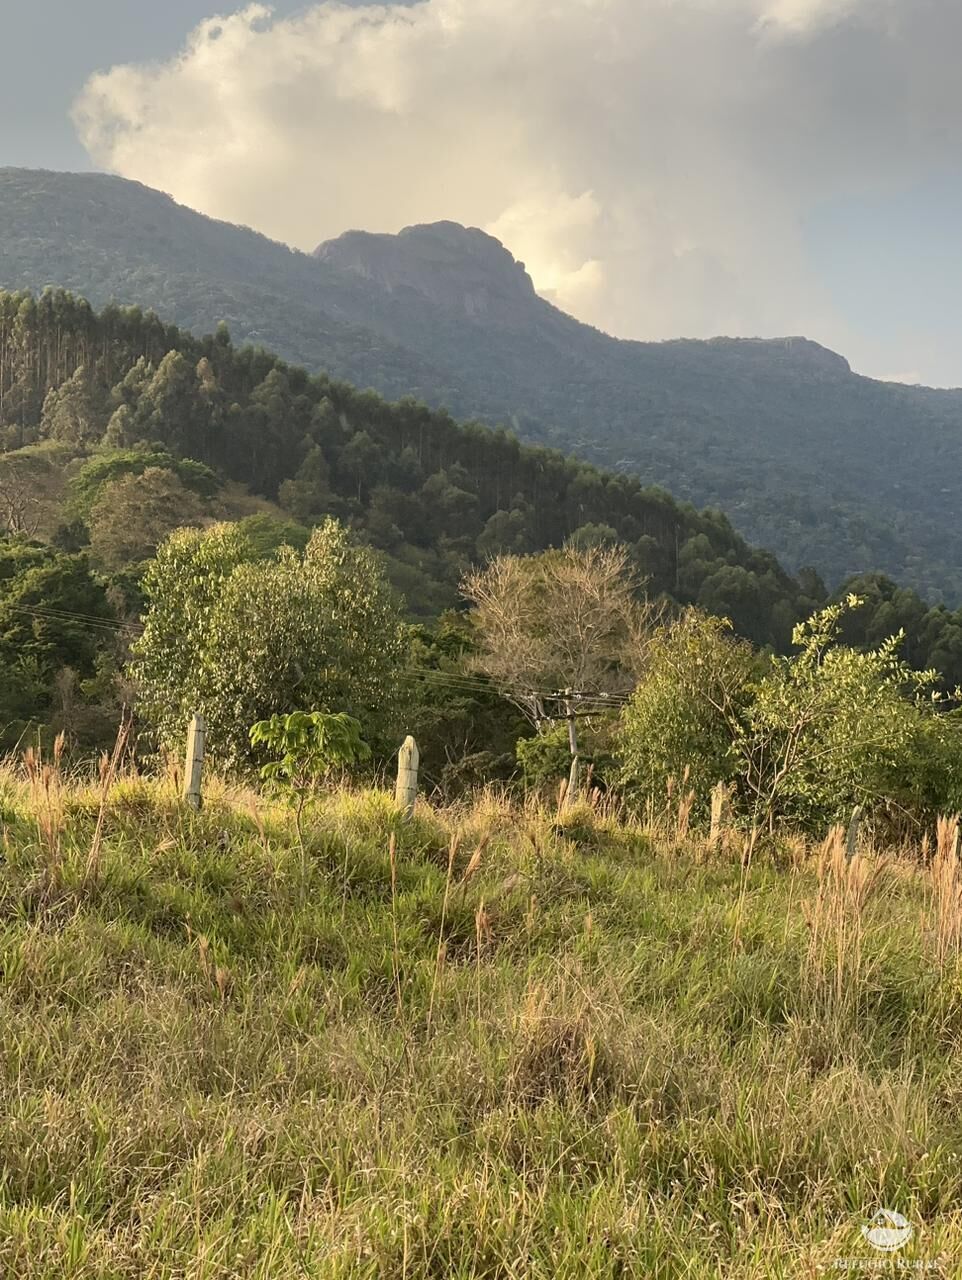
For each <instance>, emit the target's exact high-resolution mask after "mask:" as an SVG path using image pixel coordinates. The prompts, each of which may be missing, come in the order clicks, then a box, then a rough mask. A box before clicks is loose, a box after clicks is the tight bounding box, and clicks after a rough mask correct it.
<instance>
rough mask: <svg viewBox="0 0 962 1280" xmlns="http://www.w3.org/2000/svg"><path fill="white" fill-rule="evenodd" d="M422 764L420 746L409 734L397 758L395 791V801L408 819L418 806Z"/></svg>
mask: <svg viewBox="0 0 962 1280" xmlns="http://www.w3.org/2000/svg"><path fill="white" fill-rule="evenodd" d="M420 763H421V753H420V752H419V751H418V744H417V743H416V742H415V741H414V739H413V738H412V737H411V735H410V734H408V736H407V737H406V738H405V739H404V744H403V745H402V747H401V750H400V751H399V752H398V756H397V787H396V788H395V791H394V799H395V800H396V801H397V804H398V807H399V808H401V809H403V810H404V816H405V817H406V818H410V817H411V815H412V814H413V813H414V806H415V805H416V804H417V799H418V765H419V764H420Z"/></svg>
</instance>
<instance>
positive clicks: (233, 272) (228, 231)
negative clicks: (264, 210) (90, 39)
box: [0, 169, 962, 599]
mask: <svg viewBox="0 0 962 1280" xmlns="http://www.w3.org/2000/svg"><path fill="white" fill-rule="evenodd" d="M439 226H440V227H441V229H442V231H441V233H439V231H438V227H439ZM432 227H433V230H431V228H432ZM439 234H440V235H442V236H443V238H444V239H445V241H449V240H450V239H451V238H452V237H453V239H454V241H455V242H456V244H457V245H461V246H463V245H464V243H465V241H466V240H468V241H470V242H471V244H472V245H474V246H475V247H476V248H478V250H479V252H480V251H481V250H482V249H483V251H484V254H487V255H492V254H493V255H496V263H497V265H496V266H494V267H491V266H490V262H491V261H494V260H495V259H489V260H488V261H489V268H488V274H487V275H485V274H484V273H483V272H481V273H480V276H479V274H478V271H479V268H478V260H477V259H476V258H469V260H468V262H467V264H466V263H465V260H464V255H463V254H461V256H460V257H459V256H458V255H457V254H455V255H454V257H453V260H452V261H450V262H448V264H447V267H446V268H445V271H440V270H439V269H438V267H437V261H436V259H437V257H438V254H439V252H440V248H441V247H443V246H441V245H440V244H439ZM332 245H339V247H338V248H337V249H334V248H331V247H330V246H332ZM372 246H374V247H375V248H376V250H377V253H378V255H379V257H378V260H377V263H376V264H375V265H376V266H377V270H376V271H375V270H373V269H372V264H371V260H370V257H369V254H370V250H371V247H372ZM319 249H321V250H322V253H321V254H320V256H318V255H316V254H315V255H309V254H304V253H301V252H299V251H297V250H292V249H290V248H289V247H288V246H286V245H281V244H279V243H278V242H276V241H271V240H269V239H268V238H267V237H264V236H261V235H260V234H259V233H257V232H254V231H251V230H250V229H247V228H241V227H236V226H234V225H233V224H230V223H224V222H218V221H216V220H214V219H210V218H207V217H205V216H204V215H201V214H198V213H195V212H194V211H192V210H189V209H187V208H186V207H185V206H182V205H178V204H177V203H176V202H175V201H174V200H173V199H172V198H171V197H169V196H165V195H162V194H159V193H157V192H154V191H152V190H151V189H150V188H148V187H144V186H142V185H141V184H134V183H129V182H127V181H126V180H124V179H120V178H116V177H111V176H107V175H99V174H81V175H61V174H57V173H54V172H51V171H46V172H44V171H34V170H11V169H6V170H0V286H2V287H6V288H14V289H17V288H21V289H22V288H29V289H32V290H34V291H39V290H41V289H42V288H43V287H44V286H46V285H52V286H62V287H65V288H69V289H72V290H74V291H75V292H77V293H80V294H82V295H83V296H85V297H89V298H90V300H91V302H92V303H93V304H94V305H103V304H104V303H106V302H109V301H111V300H115V301H118V302H123V303H129V304H137V305H140V306H143V307H149V308H152V309H153V310H155V311H157V312H158V314H160V315H161V316H163V317H164V318H165V319H166V320H170V321H174V322H176V323H178V324H180V325H181V326H183V327H184V328H187V329H190V330H191V331H193V332H194V333H197V334H200V333H204V332H211V331H213V330H214V329H215V328H216V327H217V324H218V323H219V322H221V321H225V322H226V323H227V324H228V326H229V327H230V330H231V332H232V334H233V336H234V337H235V339H236V340H238V341H239V342H251V343H254V344H259V345H263V346H265V347H269V348H272V349H275V350H277V351H278V352H279V353H280V354H281V355H282V356H283V357H284V358H286V359H288V360H290V361H292V362H294V363H297V364H303V365H305V366H307V367H308V368H311V369H315V370H321V369H323V370H326V371H328V372H329V373H330V374H331V376H333V377H335V378H341V379H344V380H346V381H349V382H351V383H354V384H356V385H358V386H361V387H365V386H368V387H372V388H374V389H376V390H377V391H379V392H380V393H382V394H384V395H386V396H388V397H389V398H392V399H398V398H401V397H404V396H413V397H414V398H415V399H418V400H422V401H424V402H425V403H427V404H429V405H432V406H434V407H438V406H446V407H447V408H449V409H450V410H451V411H452V412H454V413H455V414H457V415H458V416H459V417H461V418H464V419H476V420H479V421H482V422H485V423H488V424H489V425H496V424H499V423H504V424H506V425H508V426H509V427H510V428H512V429H513V430H514V431H515V432H516V433H517V434H519V435H520V436H521V437H522V438H523V439H526V440H528V441H531V442H534V443H540V444H545V445H549V446H551V447H555V448H558V449H561V450H563V451H565V452H570V453H575V454H577V455H579V456H581V457H583V458H585V459H586V460H588V461H590V462H593V463H596V464H598V465H602V466H609V467H614V468H616V469H620V470H622V471H630V472H634V473H636V474H637V475H639V477H640V478H641V479H642V480H643V481H644V482H645V483H647V484H655V485H659V486H662V487H664V488H666V489H668V490H669V491H670V492H672V493H673V494H675V496H676V497H677V498H679V499H680V500H682V501H688V502H691V503H693V504H694V505H696V506H699V507H705V506H708V507H715V508H720V509H723V510H725V511H726V512H727V513H728V514H729V515H730V517H731V518H732V520H733V522H734V523H735V525H736V527H737V528H738V529H739V530H740V531H741V532H742V533H743V535H744V536H746V537H747V538H748V539H749V540H750V541H752V542H754V543H756V544H759V545H763V546H766V547H769V548H771V549H772V550H773V551H775V552H776V553H777V554H778V555H779V556H780V557H782V558H783V559H784V561H785V562H786V564H787V565H788V566H789V567H790V568H795V569H797V568H799V567H801V566H804V565H809V564H810V565H814V566H815V567H816V568H818V569H819V571H820V572H822V573H823V574H824V576H825V577H826V578H828V579H829V580H830V581H831V582H838V581H840V580H842V579H843V578H845V577H847V576H848V575H850V574H852V573H859V572H865V571H869V570H874V569H878V570H881V571H884V572H886V573H888V574H890V575H891V576H893V577H895V578H897V579H898V580H899V581H902V582H905V583H907V584H910V585H912V586H915V587H917V588H918V589H919V590H921V591H923V592H924V593H925V594H927V595H929V596H936V597H939V596H941V597H945V598H948V599H962V533H960V534H956V533H955V530H954V523H955V520H954V517H955V506H956V501H955V499H956V486H955V484H954V482H953V480H952V477H953V476H954V475H956V474H958V473H959V471H960V469H962V392H960V391H954V390H951V391H946V390H939V389H929V388H919V387H905V386H901V385H898V384H891V383H884V382H879V381H875V380H872V379H869V378H865V377H863V376H862V375H859V374H856V373H854V372H852V371H851V369H850V367H849V365H848V362H847V361H846V360H845V359H844V357H842V356H840V355H838V354H837V353H834V352H831V351H829V350H828V349H827V348H825V347H822V346H821V345H820V344H818V343H816V342H814V341H812V340H811V339H808V338H797V337H787V338H777V339H770V338H760V339H756V338H723V337H719V338H715V339H708V340H698V339H684V338H682V339H669V340H666V341H664V342H659V343H641V342H637V341H634V340H629V339H619V338H613V337H610V336H608V335H606V334H603V333H602V332H601V331H600V330H597V329H593V328H591V327H589V326H587V325H584V324H582V323H581V322H579V321H578V320H576V319H574V318H573V317H571V316H568V315H566V314H565V313H563V312H561V311H559V310H557V309H556V308H555V307H553V306H552V304H551V303H549V302H548V301H546V300H545V299H542V298H540V297H539V296H538V295H537V293H536V292H535V291H534V289H533V285H532V286H531V288H530V289H529V287H528V283H527V281H528V280H529V279H530V277H527V276H526V275H525V272H524V268H523V266H522V265H521V264H518V263H516V262H515V260H514V259H513V257H511V255H510V253H509V252H508V251H507V250H505V249H504V248H503V246H499V244H498V242H497V241H496V240H494V239H493V237H487V236H486V235H485V233H484V232H481V231H479V230H478V229H476V228H475V229H462V228H459V227H457V225H456V224H451V223H442V224H424V225H423V226H422V227H421V228H420V229H419V228H417V227H414V228H411V229H409V230H408V231H407V232H406V233H402V235H401V236H384V235H380V234H377V233H362V234H361V235H360V237H359V236H358V233H348V238H347V240H346V241H345V239H344V237H339V238H338V239H337V240H335V241H328V242H325V245H323V246H319ZM347 250H350V253H347ZM362 250H363V252H362ZM414 250H416V252H414V253H413V254H412V251H414ZM399 251H401V258H400V259H399V258H398V253H399ZM446 251H447V252H448V253H450V252H451V245H450V244H447V249H446ZM426 254H427V255H428V256H429V257H430V256H431V255H433V256H434V259H435V263H434V267H433V268H432V270H433V271H434V272H435V279H434V281H433V283H432V284H431V287H430V288H428V290H427V291H425V288H424V272H425V270H426V269H427V268H426V267H425V261H426V259H425V255H426ZM351 255H353V259H352V258H351ZM365 255H368V256H365ZM385 264H386V265H385ZM359 268H360V269H359ZM466 271H467V273H468V274H467V276H466V275H465V272H466ZM419 273H420V274H419ZM466 279H467V281H468V284H469V288H468V289H467V290H465V288H464V284H465V280H466ZM412 281H413V284H412ZM414 285H418V286H420V287H414ZM466 298H467V302H466V301H465V299H466ZM479 300H480V303H479ZM481 303H483V305H481Z"/></svg>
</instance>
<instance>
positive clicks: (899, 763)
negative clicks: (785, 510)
mask: <svg viewBox="0 0 962 1280" xmlns="http://www.w3.org/2000/svg"><path fill="white" fill-rule="evenodd" d="M860 603H861V602H860V601H859V599H858V597H856V596H850V597H849V598H848V599H847V600H846V601H843V602H841V603H839V604H835V605H830V606H828V607H826V608H824V609H822V610H820V611H818V612H817V613H815V614H814V615H813V616H812V617H811V618H810V619H809V620H808V621H807V622H805V623H801V624H800V625H799V626H798V627H796V629H795V633H794V636H793V640H794V643H795V645H796V646H797V648H798V652H797V653H796V654H794V655H792V656H790V657H780V656H775V657H773V658H772V659H771V666H770V670H769V672H768V674H767V675H766V676H765V677H764V679H762V680H761V681H760V682H759V684H758V686H757V688H756V690H755V694H754V698H753V700H752V703H751V706H750V708H749V711H748V714H747V716H746V719H745V723H744V728H743V730H742V732H741V733H740V735H739V738H738V741H737V747H738V749H739V751H740V753H741V755H742V758H743V761H744V770H743V778H744V782H745V784H746V787H747V791H748V793H749V798H750V801H751V806H752V812H753V816H754V820H755V822H756V824H758V823H766V822H767V823H771V822H772V821H774V819H775V818H776V817H783V818H786V819H788V820H789V821H793V822H797V823H800V824H802V825H808V826H813V827H818V826H819V825H824V824H825V823H827V822H830V821H833V820H835V819H838V818H840V817H843V816H845V815H846V814H847V813H848V812H850V811H851V809H852V808H853V806H855V805H857V804H858V805H862V806H865V807H866V808H870V809H874V810H876V811H878V810H880V809H884V808H886V807H888V806H889V805H892V806H896V807H898V806H899V805H900V804H901V805H902V806H905V805H907V804H908V805H913V804H914V805H917V804H918V803H919V802H921V801H923V800H924V801H925V803H928V804H932V803H933V802H934V803H935V804H936V807H938V808H946V809H949V808H955V807H957V806H958V804H959V800H960V798H962V787H960V786H959V784H958V783H957V782H954V780H953V781H952V785H950V786H948V787H947V788H946V789H945V790H944V791H943V792H942V794H933V790H937V787H936V788H933V783H934V781H935V779H937V777H939V776H940V775H941V777H942V778H943V780H944V781H945V782H949V780H950V779H953V775H955V776H957V770H958V767H959V765H962V723H960V719H959V716H960V713H959V712H958V711H953V710H951V709H950V704H949V703H948V701H947V700H946V699H943V698H941V697H940V696H939V694H938V692H937V690H936V686H937V683H938V677H937V675H936V673H935V672H934V671H916V670H915V669H913V668H912V667H911V666H910V665H909V664H908V663H907V662H905V661H904V659H902V658H900V657H899V649H900V646H901V643H902V640H903V637H902V636H901V635H894V636H891V637H889V639H887V640H885V641H883V642H882V644H881V645H879V646H878V648H876V649H872V650H868V651H859V650H856V649H852V648H849V647H848V646H846V645H842V644H839V643H838V639H839V629H840V624H841V620H842V618H843V616H844V615H845V613H846V612H847V611H849V610H852V609H855V608H857V607H858V606H859V604H860ZM923 775H924V776H923Z"/></svg>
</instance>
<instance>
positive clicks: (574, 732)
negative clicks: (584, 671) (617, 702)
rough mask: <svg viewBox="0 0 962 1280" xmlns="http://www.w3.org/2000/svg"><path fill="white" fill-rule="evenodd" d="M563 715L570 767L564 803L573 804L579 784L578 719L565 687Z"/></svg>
mask: <svg viewBox="0 0 962 1280" xmlns="http://www.w3.org/2000/svg"><path fill="white" fill-rule="evenodd" d="M565 716H566V717H567V720H568V747H569V749H570V751H571V768H570V770H569V771H568V789H567V791H566V792H565V804H566V805H568V804H574V802H575V801H576V800H577V799H578V789H579V786H580V781H581V779H580V773H581V768H580V760H579V757H578V721H577V719H576V717H575V702H574V698H573V697H572V694H571V690H570V689H565Z"/></svg>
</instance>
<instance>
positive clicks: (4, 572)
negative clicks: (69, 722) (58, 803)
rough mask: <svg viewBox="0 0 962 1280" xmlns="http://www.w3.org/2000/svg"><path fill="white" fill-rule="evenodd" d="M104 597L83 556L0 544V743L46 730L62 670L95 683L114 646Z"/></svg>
mask: <svg viewBox="0 0 962 1280" xmlns="http://www.w3.org/2000/svg"><path fill="white" fill-rule="evenodd" d="M115 623H116V619H115V617H114V614H113V611H112V610H111V608H110V606H109V604H108V601H107V596H106V593H105V591H104V589H103V587H102V586H101V585H100V583H99V582H98V581H97V580H96V579H95V578H94V576H93V575H92V574H91V572H90V568H89V566H88V564H87V561H86V559H85V557H84V556H76V555H63V554H61V553H58V552H55V551H52V550H50V549H49V548H46V547H39V546H36V545H30V544H27V543H23V542H20V541H18V540H12V541H8V542H4V543H0V742H2V743H3V744H4V745H5V746H7V747H10V746H12V745H13V744H14V743H15V742H16V741H17V739H18V738H19V736H20V734H21V732H22V731H23V729H24V728H25V727H26V726H27V725H28V724H30V723H36V724H49V723H50V720H51V716H52V714H53V712H54V709H55V699H56V687H57V681H58V678H59V676H60V674H61V672H63V671H64V670H65V669H66V668H69V669H71V670H72V671H73V672H75V673H76V674H77V678H78V679H80V680H84V679H87V678H90V677H93V676H94V675H95V674H96V672H97V669H98V661H99V660H100V655H101V654H105V653H106V651H107V650H108V648H110V647H112V646H113V645H114V644H115V642H116V639H117V633H116V626H115Z"/></svg>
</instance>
